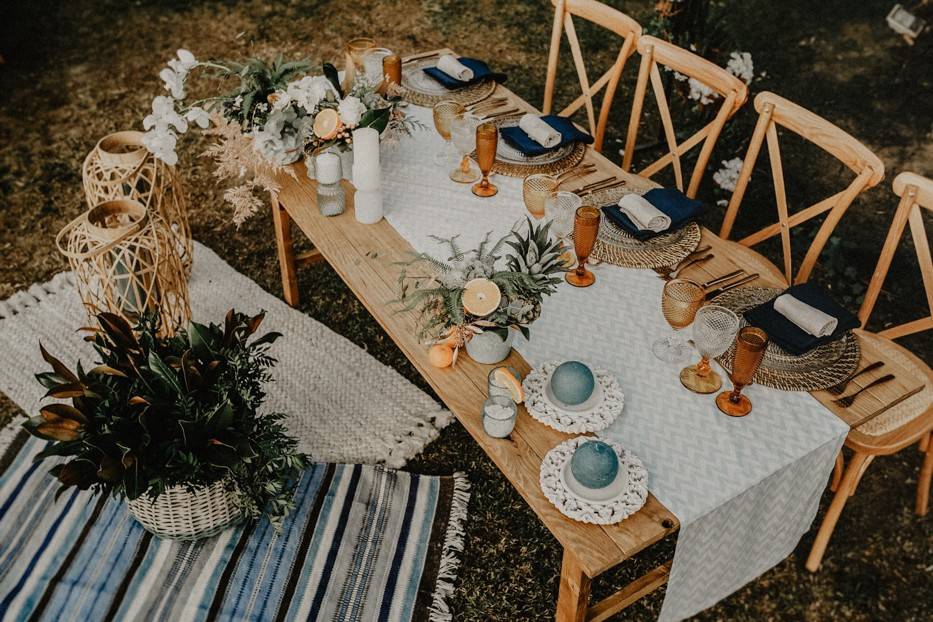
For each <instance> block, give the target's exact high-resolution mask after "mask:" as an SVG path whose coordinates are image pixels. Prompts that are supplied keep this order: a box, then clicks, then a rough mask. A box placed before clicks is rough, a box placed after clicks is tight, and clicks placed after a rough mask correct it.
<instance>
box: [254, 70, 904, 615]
mask: <svg viewBox="0 0 933 622" xmlns="http://www.w3.org/2000/svg"><path fill="white" fill-rule="evenodd" d="M496 96H507V97H508V98H509V99H510V100H512V101H511V104H510V105H509V106H508V107H518V108H521V109H525V110H528V111H533V112H537V111H536V110H535V109H534V107H532V106H530V105H529V104H528V103H527V102H525V101H524V100H522V99H521V98H519V97H518V96H516V95H515V94H513V93H512V92H510V91H508V89H506V88H504V87H503V86H501V85H500V86H499V88H498V89H497V90H496ZM585 160H586V161H589V162H592V163H594V164H595V165H596V166H597V167H598V169H599V172H598V173H596V174H594V175H593V176H591V179H597V178H599V177H603V176H605V175H615V176H616V177H619V178H621V179H626V180H627V182H628V183H630V184H631V185H632V186H633V187H644V186H650V185H653V183H652V182H650V181H648V180H645V179H643V178H641V177H638V176H637V175H633V174H630V173H625V172H624V171H622V170H621V169H620V168H618V167H617V166H616V165H615V164H613V163H612V162H610V161H609V160H608V159H607V158H605V157H604V156H602V155H601V154H599V153H596V152H595V151H593V150H592V149H589V150H588V152H587V155H586V158H585ZM296 168H297V169H298V170H297V171H296V175H295V176H294V177H291V176H282V177H281V184H282V185H281V189H280V191H279V193H278V196H277V197H275V198H274V200H273V206H272V212H273V219H274V224H275V232H276V241H277V245H278V256H279V262H280V267H281V272H282V286H283V290H284V295H285V300H286V302H288V303H289V304H291V305H292V306H296V305H297V304H298V285H297V278H296V274H295V271H296V266H297V265H298V264H305V263H313V262H316V261H320V260H322V259H324V260H326V261H327V262H328V263H329V264H330V265H331V267H333V269H334V270H336V271H337V273H338V274H339V275H340V276H341V278H342V279H343V280H344V281H345V282H346V283H347V285H348V286H349V287H350V289H351V290H353V292H354V294H355V295H356V296H357V297H358V298H359V300H360V301H361V302H362V303H363V304H364V305H365V306H366V308H367V309H368V310H369V312H370V313H371V314H372V315H373V317H374V318H376V320H377V321H378V322H379V324H380V325H381V326H382V328H383V329H384V330H385V331H386V332H387V333H388V334H389V336H390V337H392V339H393V340H394V341H395V343H396V345H398V347H399V348H401V350H402V352H404V353H405V356H407V357H408V359H409V360H410V361H411V362H412V364H413V365H414V366H415V367H416V368H417V369H418V371H419V373H421V375H422V376H423V377H424V378H425V379H426V380H427V381H428V383H429V384H430V385H431V387H432V388H433V389H434V391H435V392H436V393H437V395H438V396H439V397H440V398H441V400H443V402H444V404H445V405H446V406H447V408H449V409H450V411H451V412H452V413H453V414H454V415H455V416H456V417H457V419H458V420H459V421H460V423H461V424H462V425H463V426H464V427H465V428H466V429H467V431H469V433H470V434H471V435H472V436H473V438H474V440H475V441H476V442H477V443H478V444H479V445H480V447H482V448H483V450H484V451H485V452H486V454H487V455H488V456H489V457H490V458H491V459H492V461H493V462H494V463H495V464H496V466H497V467H498V468H499V470H500V471H502V473H503V474H504V475H505V476H506V477H507V478H508V480H509V481H510V482H511V483H512V485H513V486H514V487H515V489H516V490H517V491H518V492H519V494H520V495H521V496H522V498H524V500H525V502H526V503H528V505H529V506H530V507H531V509H532V510H534V512H535V514H537V516H538V518H539V519H540V520H541V522H542V523H544V525H545V526H546V527H547V528H548V530H549V531H550V532H551V533H552V534H553V535H554V537H555V538H556V539H557V541H558V542H560V544H561V546H562V547H563V549H564V553H563V565H562V569H561V578H560V590H559V596H558V602H557V619H558V620H561V621H583V620H591V621H598V620H605V619H607V618H608V617H610V616H611V615H613V614H615V613H617V612H618V611H621V610H622V609H624V608H625V607H627V606H629V605H631V604H632V603H634V602H635V601H637V600H638V599H640V598H642V597H643V596H645V595H647V594H649V593H651V592H652V591H654V590H655V589H657V588H658V587H660V586H662V585H664V584H665V583H666V582H667V578H668V573H669V571H670V562H668V563H666V564H663V565H661V566H658V567H657V568H655V569H654V570H652V571H650V572H648V573H647V574H645V575H644V576H642V577H640V578H638V579H636V580H635V581H633V582H632V583H630V584H628V585H627V586H625V587H623V588H622V589H621V590H619V591H618V592H616V593H615V594H613V595H611V596H609V597H607V598H605V599H604V600H602V601H601V602H599V603H597V604H595V605H592V606H590V605H589V591H590V582H591V580H592V579H594V578H596V577H597V576H599V575H600V574H602V573H604V572H606V571H607V570H609V569H611V568H613V567H615V566H616V565H618V564H620V563H622V562H624V561H625V560H627V559H629V558H630V557H632V556H633V555H635V554H636V553H638V552H640V551H642V550H644V549H645V548H647V547H649V546H651V545H652V544H654V543H656V542H658V541H659V540H661V539H662V538H664V537H665V536H667V535H669V534H671V533H673V532H674V531H676V530H677V528H678V526H679V524H678V521H677V518H676V517H675V516H674V515H673V514H672V513H671V512H670V511H669V510H668V509H667V508H665V507H664V506H663V505H662V504H661V503H660V502H659V501H658V500H657V499H656V498H655V497H654V496H653V495H649V496H648V501H647V502H646V503H645V506H644V507H643V508H642V509H641V510H639V511H638V512H637V513H635V514H634V515H632V516H630V517H629V518H627V519H625V520H624V521H622V522H621V523H618V524H616V525H610V526H596V525H587V524H583V523H580V522H577V521H574V520H572V519H570V518H567V517H566V516H564V515H563V514H561V513H560V512H559V511H558V510H557V509H556V508H555V507H554V506H553V505H552V504H551V503H550V501H548V500H547V499H546V498H545V497H544V495H543V493H542V492H541V488H540V486H539V484H538V476H539V470H540V466H541V460H542V459H543V457H544V455H545V454H546V453H547V452H548V451H549V450H550V449H551V448H552V447H554V446H555V445H557V444H558V443H560V442H563V441H565V440H567V439H568V438H570V437H572V436H574V435H569V434H564V433H561V432H558V431H556V430H553V429H551V428H549V427H548V426H545V425H544V424H542V423H539V422H538V421H537V420H535V419H533V418H531V417H530V416H529V415H528V414H527V412H526V411H525V409H524V407H521V408H520V411H519V416H518V421H517V424H516V427H515V430H514V432H513V434H512V436H511V438H510V439H494V438H491V437H489V436H487V435H486V434H485V432H484V431H483V426H482V415H481V411H482V404H483V401H484V400H485V399H486V376H487V374H488V372H489V369H490V368H491V366H488V365H480V364H478V363H476V362H474V361H473V360H471V359H470V358H469V357H468V356H462V357H460V358H459V360H458V362H457V366H456V367H455V368H446V369H439V368H436V367H433V366H432V365H431V364H430V363H429V362H428V357H427V348H426V347H425V346H424V345H423V344H421V343H419V342H418V340H417V338H416V335H417V332H418V331H417V326H416V321H415V315H414V313H398V312H397V305H393V304H392V302H393V301H394V300H395V299H396V298H397V295H398V294H397V291H396V283H397V279H398V276H399V271H400V268H399V266H397V265H395V262H398V261H402V260H407V259H409V258H410V253H411V252H412V250H413V249H412V247H411V245H409V243H408V242H407V241H405V240H404V239H403V238H402V237H401V236H400V235H399V234H398V233H397V232H396V231H395V229H393V228H392V226H391V225H390V224H389V223H388V222H387V221H386V220H382V221H381V222H379V223H378V224H375V225H362V224H360V223H358V222H357V221H356V220H355V218H354V216H353V204H352V203H353V202H352V192H353V188H352V186H350V185H349V184H347V189H348V195H350V196H349V199H350V200H348V208H347V212H346V213H344V214H343V215H341V216H338V217H324V216H321V215H320V213H319V212H318V209H317V207H316V204H315V190H314V183H313V182H311V181H309V180H308V179H307V176H306V175H305V171H304V167H303V165H301V164H298V165H296ZM292 222H294V223H295V224H296V225H297V226H298V228H299V229H300V230H301V231H302V232H303V233H304V234H305V235H306V236H307V237H308V238H309V239H310V240H311V242H312V243H313V244H314V246H315V250H314V251H311V252H310V253H304V254H302V255H296V254H295V252H294V250H293V244H292V232H291V224H292ZM701 244H709V245H710V246H711V247H712V251H713V253H714V254H715V257H714V258H713V259H712V260H711V261H708V262H706V263H705V264H702V265H701V266H698V267H696V268H692V269H690V278H693V279H696V280H699V281H705V280H708V279H711V278H714V277H715V276H718V275H721V274H725V273H726V272H730V271H732V270H734V269H736V268H738V267H743V268H745V269H746V270H748V271H749V272H759V273H760V274H761V277H760V278H759V280H757V281H755V282H754V283H752V284H753V285H769V284H770V285H774V286H782V285H786V283H784V281H783V277H782V276H781V274H780V271H779V270H777V268H775V267H774V266H773V265H772V264H770V263H769V262H768V261H767V260H765V259H764V258H763V257H761V256H760V255H758V254H757V253H755V252H754V251H752V250H750V249H747V248H745V247H742V246H739V245H737V244H735V243H733V242H729V241H725V240H722V239H720V238H718V237H717V236H716V235H714V234H712V233H711V232H709V231H708V230H705V229H704V231H703V239H702V241H701ZM620 269H621V268H620ZM863 343H864V342H863ZM866 345H868V347H865V345H863V354H862V356H863V360H865V359H866V358H867V359H869V360H879V358H881V357H880V355H879V353H878V352H872V351H867V350H871V345H870V344H866ZM505 364H508V365H511V366H513V367H515V369H517V370H518V371H519V372H520V373H521V374H522V376H524V375H525V374H526V373H527V372H528V371H529V366H528V364H527V363H526V362H525V360H524V359H523V358H522V357H521V356H520V355H519V354H518V353H517V352H514V351H513V352H512V354H511V356H510V357H509V359H507V360H506V361H505ZM892 367H893V365H892ZM893 371H895V372H896V369H894V370H893ZM899 378H909V375H906V374H901V375H899ZM855 384H857V381H856V383H855ZM853 386H854V385H853ZM907 388H909V387H907V386H906V385H903V384H901V383H899V382H891V383H888V384H887V385H883V386H882V387H880V388H879V390H878V391H877V392H874V391H872V392H871V396H870V397H869V395H866V396H865V398H864V399H860V400H859V401H858V402H857V403H856V406H855V407H854V408H850V409H848V410H842V409H839V408H838V407H836V406H835V405H833V404H831V403H830V399H831V398H832V396H830V395H829V394H827V393H826V392H824V391H818V392H815V393H814V396H815V397H816V398H817V399H818V400H820V402H822V403H823V404H825V405H826V406H827V407H828V408H830V409H831V410H832V411H833V412H835V413H836V414H837V415H839V416H840V417H842V418H843V420H845V421H847V422H848V423H850V424H851V423H853V421H857V420H859V419H860V418H861V417H862V416H864V415H865V414H867V413H869V412H871V411H872V410H874V409H875V408H877V407H878V406H879V405H882V404H885V403H887V402H888V401H890V400H891V399H893V397H895V396H897V395H899V394H902V393H903V392H904V391H905V390H906V389H907Z"/></svg>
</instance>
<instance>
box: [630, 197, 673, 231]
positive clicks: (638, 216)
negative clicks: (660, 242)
mask: <svg viewBox="0 0 933 622" xmlns="http://www.w3.org/2000/svg"><path fill="white" fill-rule="evenodd" d="M619 209H620V210H621V211H622V213H623V214H625V215H626V216H628V217H629V220H631V221H632V223H633V224H634V225H635V226H636V227H638V228H639V229H641V230H643V231H644V230H646V229H647V230H648V231H654V232H655V233H658V232H660V231H666V230H667V229H668V227H670V226H671V217H670V216H668V215H667V214H665V213H664V212H662V211H661V210H659V209H658V208H656V207H655V206H654V205H652V204H651V203H650V202H649V201H648V200H647V199H646V198H645V197H643V196H641V195H640V194H627V195H625V196H624V197H622V198H621V199H619Z"/></svg>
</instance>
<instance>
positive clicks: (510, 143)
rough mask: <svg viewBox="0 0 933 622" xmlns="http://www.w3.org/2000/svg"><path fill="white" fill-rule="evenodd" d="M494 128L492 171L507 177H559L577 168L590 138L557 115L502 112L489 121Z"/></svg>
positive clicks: (567, 120) (569, 121)
mask: <svg viewBox="0 0 933 622" xmlns="http://www.w3.org/2000/svg"><path fill="white" fill-rule="evenodd" d="M489 123H491V124H493V125H495V126H496V127H497V128H498V130H499V131H498V134H499V138H501V141H500V144H499V145H498V146H497V150H496V155H495V163H494V164H493V168H492V172H493V173H496V174H499V175H506V176H510V177H522V178H524V177H527V176H528V175H532V174H535V173H546V174H550V175H560V174H562V173H565V172H568V171H570V170H572V169H573V168H575V167H576V166H577V165H579V164H580V163H581V162H582V160H583V158H584V156H585V155H586V148H587V145H590V144H592V143H593V137H592V136H590V135H589V134H587V133H586V132H584V131H582V130H580V129H578V128H577V127H576V126H575V125H574V124H573V122H572V121H571V120H570V119H568V118H566V117H560V116H557V115H544V116H540V115H537V114H530V113H522V112H521V111H519V110H517V109H516V110H514V111H513V112H511V113H507V112H502V113H498V114H496V115H495V117H494V118H492V119H489Z"/></svg>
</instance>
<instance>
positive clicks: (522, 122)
mask: <svg viewBox="0 0 933 622" xmlns="http://www.w3.org/2000/svg"><path fill="white" fill-rule="evenodd" d="M518 127H520V128H522V131H523V132H525V133H526V134H528V137H529V138H531V140H533V141H535V142H536V143H538V144H539V145H541V146H542V147H546V148H548V149H550V148H551V147H556V146H557V145H559V144H560V139H561V136H560V132H558V131H557V130H555V129H554V128H553V127H551V126H550V125H548V124H547V122H546V121H542V120H541V117H539V116H538V115H535V114H525V115H522V118H521V119H519V120H518Z"/></svg>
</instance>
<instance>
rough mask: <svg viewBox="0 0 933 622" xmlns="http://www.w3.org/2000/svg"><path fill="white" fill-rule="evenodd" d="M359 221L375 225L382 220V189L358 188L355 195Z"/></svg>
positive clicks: (354, 201) (355, 207)
mask: <svg viewBox="0 0 933 622" xmlns="http://www.w3.org/2000/svg"><path fill="white" fill-rule="evenodd" d="M353 205H354V211H355V212H356V220H357V222H361V223H363V224H364V225H374V224H376V223H377V222H379V221H380V220H382V215H383V210H382V192H381V191H380V190H357V191H356V194H355V195H354V197H353Z"/></svg>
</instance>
